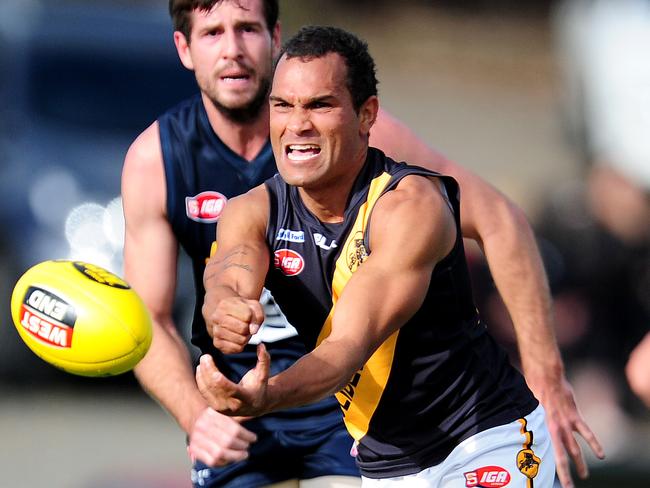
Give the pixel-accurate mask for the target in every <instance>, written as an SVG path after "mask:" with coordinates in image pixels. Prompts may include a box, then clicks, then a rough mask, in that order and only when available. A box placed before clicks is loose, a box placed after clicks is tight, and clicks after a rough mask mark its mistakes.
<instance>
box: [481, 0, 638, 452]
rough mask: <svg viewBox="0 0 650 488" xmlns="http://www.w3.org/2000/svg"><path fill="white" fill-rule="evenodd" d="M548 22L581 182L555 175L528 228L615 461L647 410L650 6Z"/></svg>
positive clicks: (593, 1)
mask: <svg viewBox="0 0 650 488" xmlns="http://www.w3.org/2000/svg"><path fill="white" fill-rule="evenodd" d="M551 20H552V26H551V27H552V28H553V31H552V32H553V34H554V39H555V41H556V42H555V44H556V48H557V51H556V54H557V60H558V68H559V70H558V72H559V74H560V80H559V81H560V83H559V86H560V87H561V94H560V97H559V100H560V103H561V107H560V109H561V110H560V112H561V113H562V114H563V115H562V119H563V120H562V121H563V123H564V124H563V127H564V129H565V132H566V135H567V138H568V140H569V142H570V144H571V145H572V147H573V150H574V152H575V154H576V158H578V159H579V160H580V178H579V179H577V180H572V181H563V179H562V178H561V177H559V178H558V179H557V183H556V185H555V186H554V188H553V189H552V191H551V193H550V194H548V195H547V196H546V198H545V202H546V203H545V204H544V206H543V209H542V210H541V212H540V213H539V215H538V216H537V217H536V218H535V221H534V226H535V228H536V232H537V235H538V239H539V245H540V250H541V252H542V256H543V259H544V262H545V265H546V269H547V272H548V276H549V284H550V287H551V291H552V294H553V297H554V312H555V324H556V335H557V339H558V343H559V345H560V347H561V350H562V352H563V356H564V359H565V362H566V366H567V370H568V373H569V379H570V381H572V384H573V386H574V389H575V390H576V393H577V395H578V398H579V401H580V400H581V402H580V403H581V406H582V408H583V410H585V411H587V410H591V411H592V414H591V415H588V417H590V418H591V419H592V422H593V423H594V426H595V428H596V430H597V431H599V433H600V435H601V437H602V440H603V442H604V444H605V445H606V446H608V447H609V452H608V455H609V456H610V458H614V459H616V457H617V455H618V454H621V455H624V454H625V452H624V451H625V449H626V448H629V447H630V445H629V443H628V442H627V441H626V438H627V436H628V435H629V434H630V433H631V430H632V429H633V428H634V427H633V426H632V423H633V422H634V421H635V420H639V419H647V418H648V417H647V416H648V411H647V407H650V335H648V331H649V330H650V138H649V137H648V134H650V56H648V53H649V52H650V2H648V1H647V0H570V1H565V2H562V3H561V4H560V5H559V6H558V8H557V9H556V11H555V12H554V15H553V16H552V18H551ZM475 277H476V282H475V286H476V290H477V295H478V299H479V309H481V310H482V313H483V315H484V316H485V318H486V321H487V322H488V323H489V324H490V326H491V327H492V330H493V331H494V332H495V334H496V335H498V336H499V337H500V339H501V341H502V342H503V343H504V344H506V345H507V346H508V347H509V349H510V350H511V351H512V352H513V355H514V347H515V339H514V336H513V332H512V327H511V326H510V323H509V319H508V317H507V315H506V312H505V308H504V307H503V305H502V303H501V302H500V300H499V298H498V296H497V295H496V293H495V290H494V287H493V286H492V284H491V282H490V279H489V276H488V275H487V274H486V271H485V268H484V266H483V265H482V264H479V265H477V266H475ZM586 413H589V412H586Z"/></svg>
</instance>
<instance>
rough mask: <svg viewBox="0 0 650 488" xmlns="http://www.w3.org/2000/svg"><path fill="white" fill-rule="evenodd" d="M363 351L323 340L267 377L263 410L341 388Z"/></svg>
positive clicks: (313, 399) (315, 398)
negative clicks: (289, 365)
mask: <svg viewBox="0 0 650 488" xmlns="http://www.w3.org/2000/svg"><path fill="white" fill-rule="evenodd" d="M362 357H364V355H363V354H361V353H357V352H355V351H353V350H350V348H349V347H347V346H345V345H343V344H339V343H335V342H328V341H327V340H325V341H323V343H321V345H320V346H318V347H317V348H316V349H314V350H313V351H312V352H310V353H309V354H306V355H305V356H303V357H302V358H300V359H299V360H298V361H296V363H295V364H293V365H292V366H291V367H290V368H288V369H287V370H285V371H283V372H282V373H280V374H277V375H275V376H273V377H272V378H270V379H269V386H268V389H267V404H266V407H265V411H273V410H280V409H284V408H291V407H297V406H300V405H306V404H309V403H313V402H316V401H318V400H321V399H323V398H326V397H328V396H330V395H333V394H334V393H337V392H338V391H339V390H341V389H342V388H343V387H344V386H345V385H346V384H347V383H348V382H349V380H350V378H352V376H353V375H354V373H355V372H356V371H358V370H359V368H361V366H362V365H363V362H361V361H360V358H362Z"/></svg>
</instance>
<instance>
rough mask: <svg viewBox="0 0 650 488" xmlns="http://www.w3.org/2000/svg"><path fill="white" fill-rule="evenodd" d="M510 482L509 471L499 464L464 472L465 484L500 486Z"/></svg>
mask: <svg viewBox="0 0 650 488" xmlns="http://www.w3.org/2000/svg"><path fill="white" fill-rule="evenodd" d="M508 483H510V473H508V471H506V470H505V469H503V468H501V467H499V466H483V467H482V468H478V469H477V470H474V471H469V472H467V473H465V486H475V487H477V488H500V487H502V486H506V485H507V484H508Z"/></svg>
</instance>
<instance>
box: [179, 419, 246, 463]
mask: <svg viewBox="0 0 650 488" xmlns="http://www.w3.org/2000/svg"><path fill="white" fill-rule="evenodd" d="M239 420H241V419H236V418H233V417H228V416H227V415H223V414H221V413H218V412H216V411H215V410H213V409H212V408H210V407H208V408H206V409H204V410H203V411H202V412H201V415H199V417H198V418H197V419H196V421H195V422H194V427H193V429H192V432H191V433H190V438H189V445H188V446H187V452H188V454H189V455H190V458H191V459H192V461H193V462H194V461H195V460H197V459H198V460H199V461H201V462H203V463H205V464H207V465H208V466H212V467H216V466H225V465H226V464H230V463H234V462H237V461H242V460H244V459H247V458H248V449H249V447H250V445H251V443H253V442H255V441H256V440H257V436H256V435H255V434H254V433H253V432H251V431H249V430H247V429H246V428H244V427H243V426H242V425H241V424H240V423H239Z"/></svg>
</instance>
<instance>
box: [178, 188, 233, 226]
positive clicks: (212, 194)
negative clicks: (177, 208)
mask: <svg viewBox="0 0 650 488" xmlns="http://www.w3.org/2000/svg"><path fill="white" fill-rule="evenodd" d="M227 201H228V199H227V198H226V197H225V196H224V195H222V194H221V193H219V192H216V191H204V192H201V193H199V194H198V195H196V196H195V197H185V213H186V214H187V216H188V217H189V218H190V219H192V220H194V221H196V222H201V223H203V224H213V223H215V222H216V221H217V220H219V217H221V213H222V212H223V209H224V207H225V206H226V202H227Z"/></svg>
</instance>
